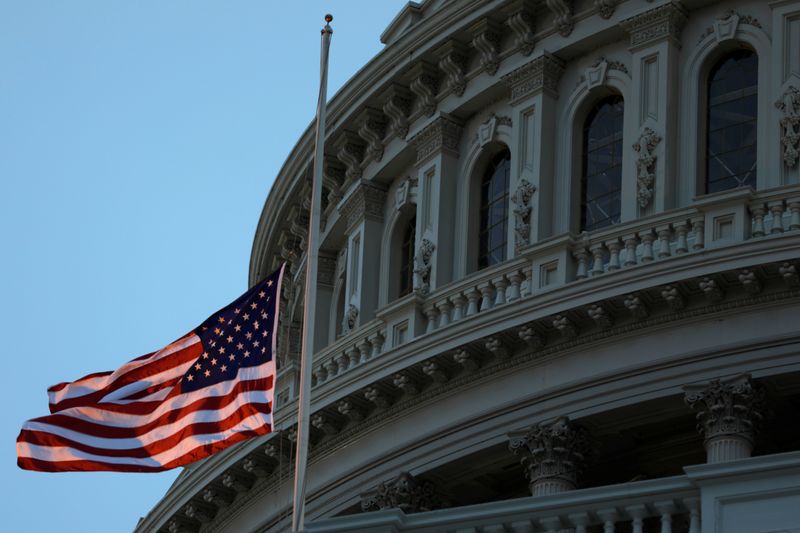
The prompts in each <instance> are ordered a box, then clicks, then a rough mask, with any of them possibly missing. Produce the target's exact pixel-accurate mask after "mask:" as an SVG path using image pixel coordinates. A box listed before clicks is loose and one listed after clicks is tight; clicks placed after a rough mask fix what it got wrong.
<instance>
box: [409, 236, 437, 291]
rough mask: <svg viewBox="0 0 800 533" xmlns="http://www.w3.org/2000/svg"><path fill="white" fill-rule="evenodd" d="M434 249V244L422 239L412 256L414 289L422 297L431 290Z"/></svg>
mask: <svg viewBox="0 0 800 533" xmlns="http://www.w3.org/2000/svg"><path fill="white" fill-rule="evenodd" d="M435 249H436V245H435V244H433V243H432V242H431V241H429V240H428V239H422V242H421V243H420V245H419V249H418V250H417V253H416V255H415V256H414V288H415V290H417V291H419V293H420V294H422V295H426V294H428V292H429V291H430V289H431V267H432V266H433V264H432V261H433V251H434V250H435Z"/></svg>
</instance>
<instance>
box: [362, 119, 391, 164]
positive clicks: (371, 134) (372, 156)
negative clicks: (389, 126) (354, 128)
mask: <svg viewBox="0 0 800 533" xmlns="http://www.w3.org/2000/svg"><path fill="white" fill-rule="evenodd" d="M356 122H358V123H359V124H360V125H359V127H358V135H359V137H361V138H362V139H364V141H366V142H367V148H366V151H365V154H364V158H365V159H366V160H369V161H380V160H381V159H383V138H384V137H385V135H386V117H384V116H383V112H382V111H378V110H377V109H373V108H371V107H367V108H365V109H364V110H363V111H362V112H361V114H360V115H359V117H358V119H357V120H356ZM362 166H364V164H363V163H362Z"/></svg>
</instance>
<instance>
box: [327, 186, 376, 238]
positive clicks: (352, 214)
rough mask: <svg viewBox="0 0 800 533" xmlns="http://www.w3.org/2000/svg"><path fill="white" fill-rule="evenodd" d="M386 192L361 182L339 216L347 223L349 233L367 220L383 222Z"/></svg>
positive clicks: (340, 210) (345, 202)
mask: <svg viewBox="0 0 800 533" xmlns="http://www.w3.org/2000/svg"><path fill="white" fill-rule="evenodd" d="M385 203H386V191H384V190H383V189H381V188H380V187H377V186H375V185H373V184H371V183H369V182H366V181H361V182H360V183H359V184H358V185H357V186H356V188H355V190H354V191H353V192H352V193H351V194H350V196H348V197H347V199H346V200H345V201H344V204H343V205H342V206H341V207H340V208H339V215H340V216H342V217H344V219H345V220H346V221H347V230H346V232H347V233H350V232H351V231H352V230H353V228H354V227H355V226H356V225H357V224H358V223H359V222H361V220H364V219H366V218H368V219H371V220H376V221H378V222H382V221H383V206H384V204H385Z"/></svg>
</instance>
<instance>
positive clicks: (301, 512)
mask: <svg viewBox="0 0 800 533" xmlns="http://www.w3.org/2000/svg"><path fill="white" fill-rule="evenodd" d="M331 21H333V17H332V16H331V15H325V26H324V27H323V28H322V31H321V43H320V47H321V48H320V84H319V100H318V101H317V120H316V137H315V149H314V175H313V181H312V187H311V214H310V217H309V219H308V241H307V242H308V246H307V248H306V286H305V294H304V298H303V341H302V346H301V348H300V395H299V396H300V397H299V401H298V410H297V453H296V459H295V473H294V505H293V513H292V531H301V530H302V529H303V528H304V526H305V501H306V463H307V460H308V440H309V439H308V436H309V431H310V428H309V415H310V414H311V413H310V412H309V411H310V409H311V359H312V354H313V351H314V318H313V317H314V313H313V311H314V309H315V308H316V304H317V262H318V255H319V220H320V212H321V205H322V157H323V152H324V146H325V108H326V104H327V91H328V50H329V48H330V44H331V35H333V29H332V28H331V26H330V23H331Z"/></svg>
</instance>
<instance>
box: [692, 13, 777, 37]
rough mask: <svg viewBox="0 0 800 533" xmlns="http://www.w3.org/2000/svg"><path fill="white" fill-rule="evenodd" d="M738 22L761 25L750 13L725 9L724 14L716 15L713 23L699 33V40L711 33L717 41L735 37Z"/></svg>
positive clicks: (757, 26)
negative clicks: (745, 13) (743, 13)
mask: <svg viewBox="0 0 800 533" xmlns="http://www.w3.org/2000/svg"><path fill="white" fill-rule="evenodd" d="M740 24H747V25H749V26H753V27H755V28H760V27H761V23H760V22H759V21H758V19H757V18H755V17H753V16H751V15H742V14H741V13H739V12H738V11H735V10H733V9H728V10H727V11H725V14H724V15H722V16H721V17H717V19H716V20H715V21H714V24H712V25H711V26H709V27H707V28H706V29H705V31H704V32H703V33H702V34H701V35H700V40H699V41H702V40H703V39H705V38H706V37H708V36H709V35H712V34H713V35H714V37H715V38H716V40H717V42H722V41H725V40H728V39H733V38H734V37H736V31H737V30H738V29H739V25H740ZM699 41H698V42H699Z"/></svg>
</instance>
